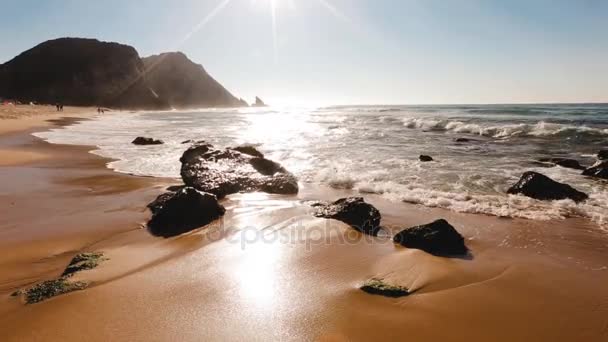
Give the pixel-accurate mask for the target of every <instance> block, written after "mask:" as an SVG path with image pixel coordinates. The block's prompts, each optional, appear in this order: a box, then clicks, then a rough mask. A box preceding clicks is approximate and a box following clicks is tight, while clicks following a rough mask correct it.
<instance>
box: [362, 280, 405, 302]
mask: <svg viewBox="0 0 608 342" xmlns="http://www.w3.org/2000/svg"><path fill="white" fill-rule="evenodd" d="M361 290H363V291H365V292H367V293H370V294H375V295H381V296H385V297H392V298H398V297H404V296H407V295H409V294H410V292H409V290H408V289H407V288H406V287H403V286H397V285H390V284H387V283H385V282H384V280H383V279H379V278H372V279H370V280H368V281H367V282H365V284H363V286H361Z"/></svg>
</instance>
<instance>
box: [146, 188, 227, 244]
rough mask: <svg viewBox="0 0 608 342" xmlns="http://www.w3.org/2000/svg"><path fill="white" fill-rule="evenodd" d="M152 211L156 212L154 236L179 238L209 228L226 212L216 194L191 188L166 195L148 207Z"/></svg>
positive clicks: (151, 225)
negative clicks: (196, 230)
mask: <svg viewBox="0 0 608 342" xmlns="http://www.w3.org/2000/svg"><path fill="white" fill-rule="evenodd" d="M148 208H149V209H150V211H152V218H151V219H150V221H148V229H149V230H150V233H152V234H153V235H156V236H162V237H171V236H177V235H180V234H183V233H186V232H189V231H191V230H194V229H196V228H199V227H202V226H205V225H207V224H209V223H211V222H212V221H214V220H216V219H218V218H220V217H221V216H223V215H224V213H225V212H226V209H225V208H224V207H223V206H222V205H221V204H220V203H219V202H218V200H217V197H216V196H215V195H212V194H209V193H206V192H201V191H198V190H196V189H194V188H191V187H184V188H181V189H179V190H178V191H176V192H167V193H164V194H162V195H160V196H158V198H156V200H155V201H153V202H152V203H150V204H148Z"/></svg>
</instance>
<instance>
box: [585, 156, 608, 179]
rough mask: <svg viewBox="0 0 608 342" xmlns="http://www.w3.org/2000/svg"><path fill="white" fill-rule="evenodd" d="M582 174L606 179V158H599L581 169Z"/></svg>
mask: <svg viewBox="0 0 608 342" xmlns="http://www.w3.org/2000/svg"><path fill="white" fill-rule="evenodd" d="M583 175H584V176H590V177H596V178H603V179H608V160H603V161H602V160H600V161H598V162H597V163H595V164H594V165H593V166H591V167H590V168H588V169H586V170H585V171H583Z"/></svg>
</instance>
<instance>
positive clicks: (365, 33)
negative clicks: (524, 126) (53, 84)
mask: <svg viewBox="0 0 608 342" xmlns="http://www.w3.org/2000/svg"><path fill="white" fill-rule="evenodd" d="M273 3H274V7H275V13H276V19H275V25H274V27H276V30H274V31H273V20H272V10H271V8H272V4H273ZM218 5H220V6H219V7H218ZM0 6H1V8H0V15H1V17H2V19H1V20H0V62H4V61H7V60H9V59H11V58H12V57H14V56H15V55H17V54H18V53H20V52H21V51H23V50H26V49H28V48H30V47H32V46H34V45H36V44H38V43H40V42H42V41H44V40H47V39H52V38H57V37H63V36H72V37H75V36H77V37H93V38H99V39H101V40H106V41H118V42H122V43H126V44H130V45H133V46H135V47H136V48H137V50H138V51H139V53H140V55H142V56H147V55H150V54H156V53H159V52H163V51H170V50H181V51H183V52H185V53H186V54H187V55H188V56H189V57H190V58H191V59H192V60H194V61H196V62H198V63H201V64H203V65H204V66H205V68H206V69H207V70H208V71H209V72H210V73H211V74H212V75H213V76H214V77H215V78H216V79H218V80H219V81H220V82H222V83H223V84H224V85H225V86H226V87H227V88H228V89H229V90H230V91H232V92H233V93H234V94H235V95H237V96H242V97H244V98H246V99H248V100H249V101H251V100H252V98H253V97H254V96H255V95H260V96H261V97H262V98H264V99H266V100H267V102H271V103H288V102H296V103H314V104H351V103H358V104H372V103H373V104H379V103H384V104H389V103H403V104H408V103H430V104H433V103H510V102H585V101H589V102H591V101H594V102H600V101H603V102H608V1H604V0H570V1H564V0H537V1H535V0H495V1H491V0H487V1H482V0H477V1H473V0H470V1H468V0H460V1H457V0H454V1H450V0H438V1H434V0H394V1H388V0H274V1H273V0H231V1H227V2H226V0H132V1H124V0H102V1H81V0H3V1H2V3H1V4H0ZM214 9H216V11H214ZM212 12H213V13H215V14H216V15H215V16H213V17H208V16H209V14H210V13H212ZM205 18H207V20H205ZM197 27H198V28H199V29H198V30H194V31H193V29H194V28H197ZM273 32H275V33H273ZM186 38H187V39H186Z"/></svg>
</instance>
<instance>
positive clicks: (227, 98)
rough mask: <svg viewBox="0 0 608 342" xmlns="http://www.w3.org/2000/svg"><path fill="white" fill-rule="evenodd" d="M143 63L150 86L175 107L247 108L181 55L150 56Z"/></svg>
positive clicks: (199, 67) (200, 66)
mask: <svg viewBox="0 0 608 342" xmlns="http://www.w3.org/2000/svg"><path fill="white" fill-rule="evenodd" d="M143 62H144V66H145V72H146V78H147V82H148V84H149V85H150V87H151V88H152V89H154V91H155V92H156V94H158V95H159V96H160V97H161V98H163V99H165V100H166V101H167V102H168V103H169V105H170V106H172V107H176V108H178V107H186V108H187V107H190V108H192V107H225V106H232V107H236V106H243V105H246V103H243V102H242V101H241V100H239V99H237V98H236V97H235V96H233V95H232V94H231V93H230V92H229V91H228V90H226V88H224V87H223V86H222V85H221V84H220V83H218V82H217V81H216V80H215V79H214V78H213V77H211V76H210V75H209V74H208V73H207V71H205V69H204V68H203V66H202V65H200V64H195V63H193V62H192V61H191V60H189V59H188V57H186V55H184V54H183V53H181V52H168V53H163V54H160V55H155V56H150V57H147V58H143Z"/></svg>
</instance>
